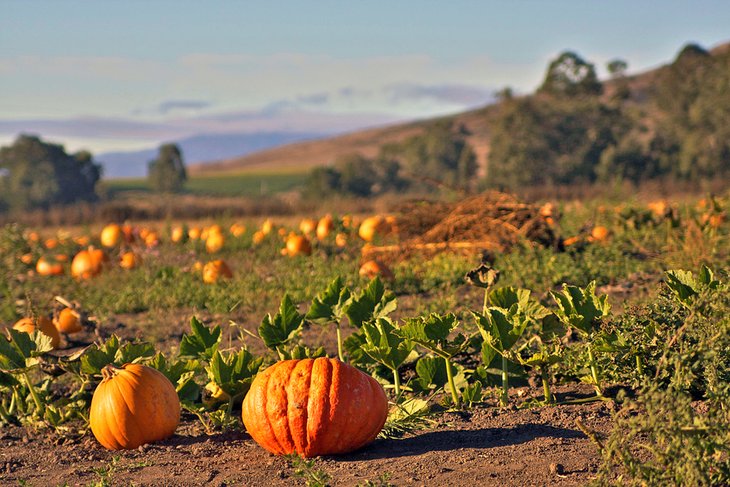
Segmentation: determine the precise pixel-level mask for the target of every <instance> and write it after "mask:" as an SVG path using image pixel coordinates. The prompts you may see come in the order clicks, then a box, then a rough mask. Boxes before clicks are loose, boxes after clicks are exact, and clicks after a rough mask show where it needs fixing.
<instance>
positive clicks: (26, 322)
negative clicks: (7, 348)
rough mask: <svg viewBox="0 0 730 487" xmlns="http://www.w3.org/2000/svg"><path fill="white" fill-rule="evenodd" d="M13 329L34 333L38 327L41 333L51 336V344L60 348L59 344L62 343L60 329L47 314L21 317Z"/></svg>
mask: <svg viewBox="0 0 730 487" xmlns="http://www.w3.org/2000/svg"><path fill="white" fill-rule="evenodd" d="M13 329H14V330H18V331H24V332H26V333H33V332H34V331H35V330H36V329H38V330H39V331H40V332H41V333H43V334H44V335H46V336H48V337H50V338H51V346H52V347H53V348H58V345H59V344H60V343H61V335H59V334H58V330H56V327H55V326H54V325H53V322H52V321H51V320H50V319H48V318H46V317H45V316H38V317H36V318H21V319H20V320H18V321H17V323H15V324H14V325H13Z"/></svg>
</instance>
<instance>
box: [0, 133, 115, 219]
mask: <svg viewBox="0 0 730 487" xmlns="http://www.w3.org/2000/svg"><path fill="white" fill-rule="evenodd" d="M4 171H6V172H7V174H3V172H4ZM100 177H101V166H99V165H98V164H96V163H95V162H94V161H93V159H92V156H91V154H89V153H88V152H79V153H77V154H73V155H70V154H67V153H66V151H65V150H64V148H63V146H61V145H56V144H49V143H46V142H43V141H42V140H41V139H40V138H38V137H35V136H31V135H20V136H18V138H17V139H16V140H15V142H14V143H13V144H12V145H11V146H8V147H2V148H0V211H2V210H3V209H7V208H10V209H13V210H28V209H34V208H48V207H49V206H51V205H57V204H68V203H73V202H76V201H96V200H97V199H98V197H97V194H96V189H95V188H96V183H97V182H98V181H99V178H100Z"/></svg>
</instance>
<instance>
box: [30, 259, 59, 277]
mask: <svg viewBox="0 0 730 487" xmlns="http://www.w3.org/2000/svg"><path fill="white" fill-rule="evenodd" d="M35 270H36V272H37V273H38V274H40V275H41V276H60V275H62V274H63V266H62V265H61V263H59V262H51V261H50V260H48V259H46V258H45V257H41V258H40V259H38V262H37V263H36V266H35Z"/></svg>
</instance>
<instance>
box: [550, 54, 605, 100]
mask: <svg viewBox="0 0 730 487" xmlns="http://www.w3.org/2000/svg"><path fill="white" fill-rule="evenodd" d="M539 91H540V92H543V93H548V94H551V95H555V96H584V95H589V96H591V95H600V94H601V93H602V91H603V86H602V85H601V82H600V81H598V76H597V75H596V69H595V67H594V66H593V64H591V63H589V62H587V61H585V60H584V59H583V58H582V57H580V56H579V55H578V54H576V53H574V52H572V51H565V52H563V53H562V54H560V56H558V57H557V58H556V59H555V60H553V61H552V62H551V63H550V65H549V66H548V69H547V73H546V74H545V81H543V83H542V86H541V87H540V89H539Z"/></svg>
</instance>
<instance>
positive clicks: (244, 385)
mask: <svg viewBox="0 0 730 487" xmlns="http://www.w3.org/2000/svg"><path fill="white" fill-rule="evenodd" d="M263 362H264V359H263V357H254V356H253V355H252V354H251V352H249V351H248V350H246V349H245V348H242V349H241V350H239V351H238V352H223V353H221V352H220V351H216V352H215V353H214V354H213V358H211V360H210V365H209V366H208V369H207V370H208V377H209V378H210V380H212V381H214V382H215V383H216V384H217V385H218V386H219V387H220V388H221V389H223V391H224V392H225V393H226V394H228V395H229V396H231V400H234V399H236V398H238V399H243V396H245V395H246V392H248V389H249V387H251V382H253V379H254V378H255V377H256V374H257V373H258V371H259V369H260V368H261V365H262V364H263Z"/></svg>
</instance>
